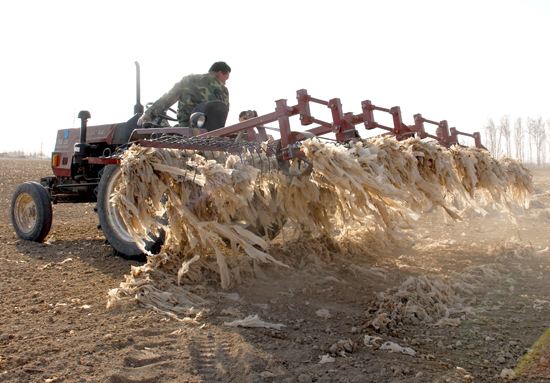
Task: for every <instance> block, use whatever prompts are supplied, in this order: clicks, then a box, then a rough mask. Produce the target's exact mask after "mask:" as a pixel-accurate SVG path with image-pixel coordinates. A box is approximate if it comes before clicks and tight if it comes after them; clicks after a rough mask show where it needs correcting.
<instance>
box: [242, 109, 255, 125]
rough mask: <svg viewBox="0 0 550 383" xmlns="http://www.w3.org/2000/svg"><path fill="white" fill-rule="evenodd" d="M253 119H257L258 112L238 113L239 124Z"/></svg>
mask: <svg viewBox="0 0 550 383" xmlns="http://www.w3.org/2000/svg"><path fill="white" fill-rule="evenodd" d="M254 117H258V112H256V111H255V110H243V111H242V112H241V113H239V122H242V121H246V120H249V119H251V118H254Z"/></svg>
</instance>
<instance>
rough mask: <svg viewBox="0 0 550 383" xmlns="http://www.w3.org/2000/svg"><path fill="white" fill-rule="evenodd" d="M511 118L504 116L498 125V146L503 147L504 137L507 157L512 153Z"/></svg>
mask: <svg viewBox="0 0 550 383" xmlns="http://www.w3.org/2000/svg"><path fill="white" fill-rule="evenodd" d="M510 134H511V132H510V118H509V117H508V116H503V117H502V118H501V119H500V125H499V126H498V147H499V150H500V148H501V145H500V143H501V142H500V140H501V138H502V139H504V151H505V154H506V156H507V157H510V156H511V155H512V144H511V142H510Z"/></svg>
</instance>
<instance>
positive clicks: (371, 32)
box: [0, 0, 550, 153]
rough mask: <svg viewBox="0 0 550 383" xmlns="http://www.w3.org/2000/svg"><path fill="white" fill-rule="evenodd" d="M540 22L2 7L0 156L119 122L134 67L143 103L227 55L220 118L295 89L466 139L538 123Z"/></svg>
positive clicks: (537, 6)
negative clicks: (496, 128)
mask: <svg viewBox="0 0 550 383" xmlns="http://www.w3.org/2000/svg"><path fill="white" fill-rule="evenodd" d="M548 20H550V1H544V0H522V1H519V0H518V1H512V0H497V1H490V0H487V1H484V0H476V1H469V0H460V1H458V0H457V1H446V0H437V1H435V0H434V1H431V0H415V1H409V0H386V1H371V0H362V1H357V0H349V1H348V0H339V1H325V0H315V1H309V0H301V1H290V0H277V1H245V0H232V1H215V0H203V1H188V0H179V1H178V0H173V1H171V0H155V1H142V0H133V1H126V0H108V1H105V0H94V1H79V0H72V1H62V0H49V1H40V0H18V1H3V2H1V3H0V36H1V37H0V47H1V52H2V55H1V59H0V108H1V110H2V113H1V115H2V139H1V140H0V152H3V151H12V150H24V151H26V152H39V151H40V150H42V151H43V152H44V153H49V152H51V151H53V149H54V144H55V137H56V132H57V130H59V129H67V128H73V127H79V120H78V119H77V118H76V116H77V114H78V112H79V111H80V110H88V111H90V113H91V115H92V118H91V120H90V121H89V124H90V125H95V124H105V123H116V122H123V121H126V120H128V119H129V118H130V117H131V116H132V114H133V106H134V104H135V67H134V62H135V61H138V62H139V63H140V65H141V99H142V103H143V104H145V103H146V102H152V101H155V100H156V99H157V98H158V97H160V96H161V95H162V94H163V93H165V92H166V91H168V90H169V89H170V88H171V87H172V86H173V84H175V83H176V82H177V81H179V80H180V79H181V78H182V77H183V76H185V75H187V74H190V73H205V72H207V71H208V68H209V67H210V65H211V64H212V63H213V62H215V61H226V62H227V63H228V64H229V65H230V66H231V68H232V72H231V77H230V78H229V80H228V82H227V86H228V88H229V92H230V102H231V105H230V113H229V117H228V124H232V123H236V122H237V116H238V114H239V112H240V111H241V110H247V109H255V110H257V111H258V113H259V114H265V113H270V112H272V111H274V108H275V101H276V100H278V99H287V100H288V103H289V105H294V104H295V103H296V98H295V97H296V91H297V90H298V89H302V88H305V89H307V90H308V92H309V94H310V95H312V96H313V97H315V98H320V99H325V100H328V99H331V98H336V97H338V98H340V100H341V101H342V104H343V108H344V111H346V112H354V113H359V112H360V111H361V101H363V100H367V99H368V100H371V101H372V102H373V103H374V104H375V105H379V106H383V107H388V108H389V107H392V106H397V105H399V106H400V107H401V110H402V113H403V120H404V122H405V123H406V124H412V123H413V115H414V114H416V113H422V115H423V116H424V117H426V118H429V119H431V120H435V121H439V120H444V119H445V120H447V121H448V122H449V125H450V126H454V127H456V128H457V129H459V130H461V131H464V132H469V133H471V132H474V131H481V132H483V129H484V127H485V126H486V125H487V121H488V119H489V118H492V119H493V120H495V122H497V123H498V121H500V119H501V117H503V116H509V117H510V118H511V119H512V121H514V120H515V119H516V118H523V119H524V120H525V119H526V118H527V117H539V116H540V117H543V119H544V120H545V121H546V120H548V119H549V118H550V110H549V108H550V103H549V102H548V100H549V97H548V95H549V94H550V49H549V45H548V38H549V37H550V23H549V22H548ZM312 112H313V114H314V115H315V117H318V118H323V117H325V113H326V110H325V109H323V108H321V109H319V110H318V109H314V110H312ZM376 118H377V119H379V120H380V122H386V121H385V118H386V117H385V116H383V115H382V114H377V115H376ZM293 121H294V120H293ZM293 129H295V130H301V129H302V127H301V126H300V125H299V123H298V122H297V120H296V121H294V125H293ZM359 133H360V134H365V133H366V132H365V131H364V129H362V128H359ZM365 135H366V134H365Z"/></svg>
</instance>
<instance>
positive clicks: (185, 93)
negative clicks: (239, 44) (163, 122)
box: [138, 61, 231, 130]
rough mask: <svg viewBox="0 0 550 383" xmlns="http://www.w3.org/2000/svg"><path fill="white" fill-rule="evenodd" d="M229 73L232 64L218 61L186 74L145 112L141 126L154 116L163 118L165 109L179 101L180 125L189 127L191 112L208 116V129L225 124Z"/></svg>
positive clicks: (227, 108)
mask: <svg viewBox="0 0 550 383" xmlns="http://www.w3.org/2000/svg"><path fill="white" fill-rule="evenodd" d="M230 73H231V68H230V67H229V65H227V64H226V63H225V62H223V61H217V62H215V63H214V64H212V66H211V67H210V69H209V71H208V73H205V74H190V75H187V76H185V77H183V78H182V79H181V80H180V81H179V82H178V83H176V84H175V85H174V86H173V87H172V89H170V90H169V91H168V92H167V93H165V94H164V95H163V96H162V97H160V98H159V99H158V100H157V101H155V102H154V103H153V104H152V105H151V106H150V107H149V108H148V109H147V110H146V111H145V113H143V116H141V118H140V119H139V120H138V125H140V126H143V125H144V124H146V123H151V122H152V121H153V120H154V118H155V117H160V118H163V116H164V113H165V111H166V110H167V109H168V108H170V106H172V105H173V104H174V103H175V102H176V101H177V102H178V110H177V119H178V126H182V127H189V126H190V125H191V123H190V118H191V115H192V114H193V113H195V112H201V113H203V114H204V115H206V116H207V119H208V120H209V121H208V123H207V124H206V126H205V128H206V129H208V130H214V129H218V128H221V127H223V126H225V121H226V119H227V114H228V112H229V91H228V89H227V87H226V86H225V82H226V81H227V80H228V79H229V74H230Z"/></svg>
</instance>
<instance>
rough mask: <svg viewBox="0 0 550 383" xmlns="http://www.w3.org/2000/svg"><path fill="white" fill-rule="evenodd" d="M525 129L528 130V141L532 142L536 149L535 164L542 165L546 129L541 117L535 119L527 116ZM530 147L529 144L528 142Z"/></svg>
mask: <svg viewBox="0 0 550 383" xmlns="http://www.w3.org/2000/svg"><path fill="white" fill-rule="evenodd" d="M527 131H528V132H529V138H530V140H529V141H530V143H531V142H532V143H533V145H534V147H535V149H536V151H537V165H539V166H540V165H542V164H543V162H544V159H545V154H544V148H545V145H544V144H545V142H546V131H545V129H544V121H542V117H539V118H537V119H534V118H530V117H527ZM529 146H530V147H531V144H529Z"/></svg>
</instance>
